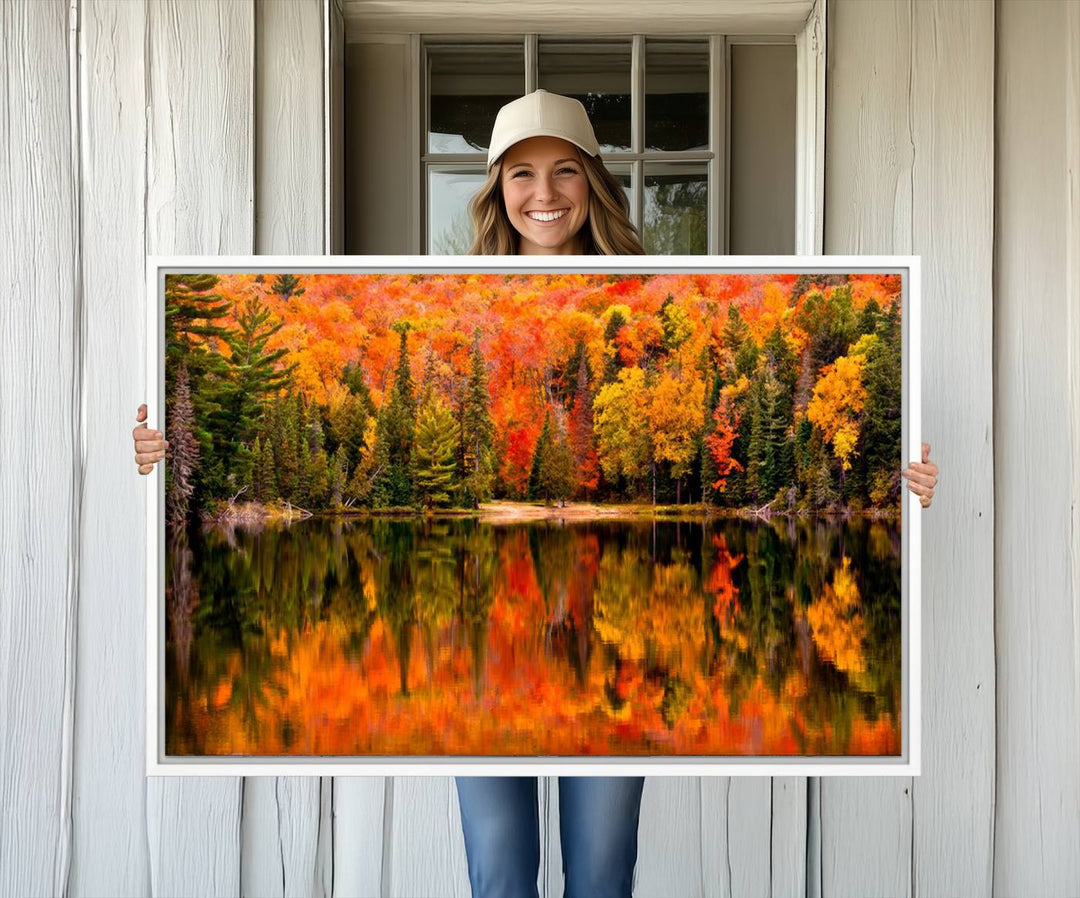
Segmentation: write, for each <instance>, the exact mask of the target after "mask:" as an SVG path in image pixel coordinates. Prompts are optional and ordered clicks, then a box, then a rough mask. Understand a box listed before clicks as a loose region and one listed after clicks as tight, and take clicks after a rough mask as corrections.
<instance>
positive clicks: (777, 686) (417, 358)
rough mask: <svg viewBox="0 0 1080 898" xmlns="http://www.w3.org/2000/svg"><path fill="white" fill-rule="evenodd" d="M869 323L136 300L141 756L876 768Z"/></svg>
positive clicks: (594, 284) (389, 285) (893, 578)
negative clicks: (151, 531)
mask: <svg viewBox="0 0 1080 898" xmlns="http://www.w3.org/2000/svg"><path fill="white" fill-rule="evenodd" d="M901 294H902V291H901V277H900V275H899V274H896V273H881V274H865V273H860V274H850V275H849V274H806V273H801V274H796V273H792V274H783V273H779V274H778V273H763V274H740V273H731V272H715V271H714V272H707V273H689V274H683V273H673V272H663V271H658V272H657V273H655V274H609V273H604V274H591V273H578V272H574V273H565V272H564V273H555V274H550V273H549V274H533V273H521V272H513V273H500V274H490V273H486V274H479V273H471V272H468V271H451V272H446V273H424V274H418V273H412V274H373V273H333V272H319V273H289V272H273V273H250V274H243V273H216V274H215V273H196V274H193V273H173V274H166V275H165V279H164V295H163V296H159V300H160V302H161V304H162V308H163V312H164V329H165V337H166V342H165V347H164V350H165V375H166V376H165V403H166V404H165V420H164V425H165V426H164V430H165V435H166V438H167V439H168V440H169V447H168V451H167V454H166V460H165V465H164V491H165V506H164V507H165V535H166V549H165V559H166V566H165V570H164V577H163V580H164V618H165V707H164V712H165V713H164V719H165V751H166V755H167V756H168V757H170V758H174V757H194V756H198V757H211V756H217V757H222V756H258V757H264V756H309V757H314V756H348V757H355V758H375V757H399V756H429V757H433V758H441V757H454V756H458V757H460V756H468V755H482V756H492V757H505V758H519V757H525V758H528V757H575V756H586V755H589V756H591V755H607V756H613V757H668V758H670V757H675V756H678V757H690V756H693V757H706V758H711V757H759V758H760V757H774V756H798V757H802V758H808V757H824V756H864V757H869V756H873V757H882V756H889V757H899V756H900V754H901V709H902V707H903V695H902V686H903V682H902V675H901V669H902V657H901V656H902V651H901V647H902V638H901V637H902V630H901V551H900V549H901V514H900V509H901V497H902V490H901V484H902V480H901V477H900V470H901V467H902V465H901V411H902V408H901V406H902V402H901V395H902V389H901V385H902V367H901V334H902V317H901Z"/></svg>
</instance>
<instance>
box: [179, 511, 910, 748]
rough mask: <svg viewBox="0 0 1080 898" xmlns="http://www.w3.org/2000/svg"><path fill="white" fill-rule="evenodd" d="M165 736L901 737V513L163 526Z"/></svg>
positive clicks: (345, 740) (805, 741)
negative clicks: (835, 519)
mask: <svg viewBox="0 0 1080 898" xmlns="http://www.w3.org/2000/svg"><path fill="white" fill-rule="evenodd" d="M167 555H168V557H167V568H166V569H167V571H168V574H167V584H166V595H165V602H166V621H167V623H166V638H167V646H166V708H165V713H166V751H167V752H168V754H169V755H185V754H193V755H229V754H245V755H283V754H294V753H295V754H306V755H406V754H417V755H443V754H459V755H468V754H485V755H581V754H615V755H652V754H659V755H755V756H759V755H842V754H851V755H897V754H899V749H900V711H901V629H900V622H901V608H900V565H899V558H900V534H899V529H898V524H896V523H891V522H883V521H869V520H866V519H855V520H851V521H849V522H847V523H846V524H841V523H827V522H825V521H823V520H801V519H795V518H779V519H773V520H772V521H771V522H764V521H760V522H759V521H745V520H723V521H714V522H701V521H696V522H690V521H680V522H674V521H657V522H655V523H654V522H652V521H648V520H645V521H642V520H623V521H610V520H608V521H596V520H594V521H588V522H581V523H566V524H564V523H562V522H559V521H535V522H528V523H509V524H495V523H488V522H484V521H477V520H474V519H461V518H447V519H433V520H432V519H429V520H418V519H401V520H390V519H375V520H357V521H351V522H344V521H341V520H319V519H311V520H307V521H302V522H299V523H294V524H292V525H291V526H265V527H262V528H241V527H230V528H221V527H212V528H207V529H203V530H198V531H195V530H193V531H192V532H191V533H190V534H187V533H183V532H171V533H170V534H169V539H168V544H167Z"/></svg>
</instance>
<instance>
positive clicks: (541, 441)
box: [528, 412, 551, 501]
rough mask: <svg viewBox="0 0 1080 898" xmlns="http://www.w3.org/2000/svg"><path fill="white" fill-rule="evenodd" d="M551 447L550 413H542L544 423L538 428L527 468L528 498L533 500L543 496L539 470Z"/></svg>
mask: <svg viewBox="0 0 1080 898" xmlns="http://www.w3.org/2000/svg"><path fill="white" fill-rule="evenodd" d="M550 447H551V415H550V414H548V413H546V412H545V414H544V423H543V425H542V426H541V428H540V436H539V437H538V438H537V440H536V449H535V450H534V451H533V460H532V467H531V468H530V470H529V494H528V495H529V499H531V500H533V501H535V500H537V499H541V498H545V496H544V492H543V484H542V483H541V479H540V472H541V470H542V468H543V464H544V458H545V456H546V455H547V453H548V452H549V451H550Z"/></svg>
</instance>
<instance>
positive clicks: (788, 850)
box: [770, 776, 808, 898]
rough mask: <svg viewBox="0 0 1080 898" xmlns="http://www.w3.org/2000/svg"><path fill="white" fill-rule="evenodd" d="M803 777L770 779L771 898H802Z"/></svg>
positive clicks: (804, 812) (806, 800)
mask: <svg viewBox="0 0 1080 898" xmlns="http://www.w3.org/2000/svg"><path fill="white" fill-rule="evenodd" d="M807 802H808V796H807V777H805V776H774V777H773V778H772V814H771V817H772V833H771V835H772V848H771V852H770V853H771V855H772V857H771V865H770V867H771V869H770V876H771V881H772V891H771V894H772V895H773V896H774V898H804V896H805V895H806V892H807V889H806V814H807Z"/></svg>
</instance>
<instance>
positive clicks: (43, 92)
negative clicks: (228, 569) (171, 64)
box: [0, 0, 84, 895]
mask: <svg viewBox="0 0 1080 898" xmlns="http://www.w3.org/2000/svg"><path fill="white" fill-rule="evenodd" d="M68 12H69V11H68V4H67V3H66V2H63V0H54V2H49V3H18V4H6V5H5V6H4V10H3V15H2V16H0V40H2V43H3V47H4V51H3V54H2V55H3V60H2V62H0V81H2V96H3V98H4V100H3V103H4V109H3V115H0V177H2V178H3V185H4V186H3V195H4V200H3V202H2V203H0V271H2V274H0V277H2V278H3V281H2V284H0V290H2V295H3V299H2V300H0V353H2V354H3V358H4V362H3V364H0V460H2V461H0V503H2V504H3V508H4V509H5V515H4V521H3V523H2V524H0V720H2V721H3V728H4V738H3V739H2V740H0V893H3V894H5V895H47V894H59V893H61V892H62V891H63V890H64V889H65V886H66V879H67V874H68V865H69V859H70V853H69V852H70V842H71V832H70V826H69V818H68V815H69V813H70V802H71V793H70V786H71V777H72V767H71V738H72V735H71V731H72V718H73V715H74V662H75V645H74V640H75V635H76V634H75V626H76V614H77V610H78V607H77V599H78V590H77V576H78V568H77V565H78V562H79V556H80V544H79V523H80V515H81V508H80V494H81V487H82V484H81V479H82V472H83V451H84V447H83V446H82V445H81V440H82V437H83V429H82V421H81V408H80V401H81V395H80V393H81V378H80V371H79V369H78V365H79V361H80V359H79V357H78V355H79V352H80V349H79V346H78V341H79V340H80V337H81V334H80V326H81V322H80V319H81V313H82V307H81V304H82V298H81V295H80V285H79V282H78V252H79V244H78V234H77V230H76V221H77V211H78V205H77V189H78V184H77V181H76V179H77V172H76V171H73V164H72V151H73V139H74V136H75V135H74V133H73V129H74V128H76V126H77V122H75V121H73V120H72V116H71V101H72V97H71V94H70V84H69V76H70V74H71V72H70V69H69V64H70V63H69V52H70V44H69V40H70V38H69V32H68V22H69V19H68Z"/></svg>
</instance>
